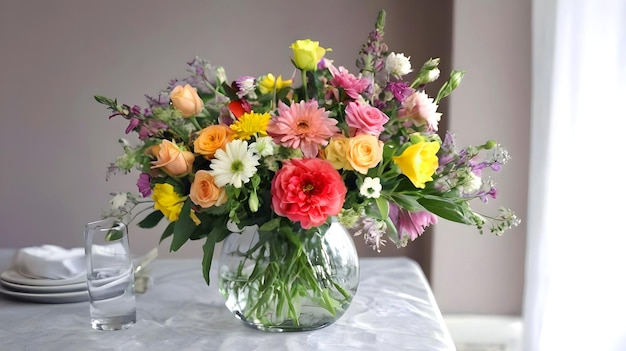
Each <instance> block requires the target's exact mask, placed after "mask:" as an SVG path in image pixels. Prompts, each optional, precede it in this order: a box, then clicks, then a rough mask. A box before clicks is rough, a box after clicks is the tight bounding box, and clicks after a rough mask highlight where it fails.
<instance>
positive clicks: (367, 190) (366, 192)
mask: <svg viewBox="0 0 626 351" xmlns="http://www.w3.org/2000/svg"><path fill="white" fill-rule="evenodd" d="M382 189H383V186H382V185H380V178H371V177H365V179H364V180H363V185H361V188H360V189H359V192H360V193H361V195H363V196H365V197H367V198H370V199H377V198H379V197H380V191H381V190H382Z"/></svg>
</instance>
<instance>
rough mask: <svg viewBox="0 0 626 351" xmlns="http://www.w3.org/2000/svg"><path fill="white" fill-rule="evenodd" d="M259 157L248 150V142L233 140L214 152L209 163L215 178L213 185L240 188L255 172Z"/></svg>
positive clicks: (210, 172)
mask: <svg viewBox="0 0 626 351" xmlns="http://www.w3.org/2000/svg"><path fill="white" fill-rule="evenodd" d="M258 165H259V156H258V155H255V154H254V153H253V152H252V150H250V149H248V142H247V141H243V140H238V139H235V140H233V141H231V142H229V143H228V144H226V146H225V147H224V150H222V149H219V150H217V151H216V152H215V158H214V159H213V161H212V162H211V170H210V171H209V174H211V175H212V176H213V177H214V178H215V185H217V186H218V187H224V186H226V185H228V184H231V185H233V186H234V187H235V188H241V187H242V186H243V184H246V183H248V182H249V181H250V178H251V177H252V176H253V175H254V174H255V173H256V172H257V168H256V166H258Z"/></svg>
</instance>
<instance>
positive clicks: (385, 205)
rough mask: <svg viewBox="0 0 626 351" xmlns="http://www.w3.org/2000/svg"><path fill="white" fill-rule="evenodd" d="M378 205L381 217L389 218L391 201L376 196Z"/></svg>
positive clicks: (383, 218)
mask: <svg viewBox="0 0 626 351" xmlns="http://www.w3.org/2000/svg"><path fill="white" fill-rule="evenodd" d="M376 205H377V206H378V211H379V212H380V219H382V220H385V219H387V217H388V216H389V201H387V199H384V198H382V197H380V196H379V197H377V198H376Z"/></svg>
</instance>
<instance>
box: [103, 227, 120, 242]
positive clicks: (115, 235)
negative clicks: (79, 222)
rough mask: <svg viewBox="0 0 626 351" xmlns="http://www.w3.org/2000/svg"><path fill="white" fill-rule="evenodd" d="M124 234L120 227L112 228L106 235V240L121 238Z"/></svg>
mask: <svg viewBox="0 0 626 351" xmlns="http://www.w3.org/2000/svg"><path fill="white" fill-rule="evenodd" d="M123 236H124V232H123V231H121V230H118V229H111V230H109V231H108V232H107V234H106V235H105V236H104V240H106V241H115V240H120V239H121V238H122V237H123Z"/></svg>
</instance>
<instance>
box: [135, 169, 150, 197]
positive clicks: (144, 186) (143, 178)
mask: <svg viewBox="0 0 626 351" xmlns="http://www.w3.org/2000/svg"><path fill="white" fill-rule="evenodd" d="M151 180H152V177H150V175H149V174H148V173H141V174H140V175H139V179H138V180H137V189H139V192H140V193H141V196H143V197H148V196H150V193H152V188H151V187H150V181H151Z"/></svg>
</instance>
